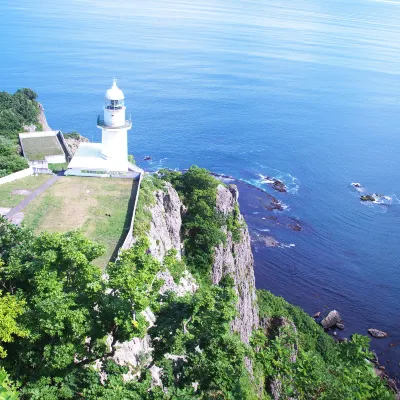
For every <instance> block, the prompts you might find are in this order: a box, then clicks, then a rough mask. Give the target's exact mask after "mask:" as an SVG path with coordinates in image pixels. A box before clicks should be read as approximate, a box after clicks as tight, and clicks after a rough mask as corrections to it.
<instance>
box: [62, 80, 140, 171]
mask: <svg viewBox="0 0 400 400" xmlns="http://www.w3.org/2000/svg"><path fill="white" fill-rule="evenodd" d="M124 100H125V97H124V93H123V92H122V90H121V89H120V88H119V87H118V86H117V80H116V79H114V80H113V83H112V86H111V87H110V88H109V89H108V90H107V91H106V94H105V97H104V106H103V112H102V114H100V115H99V116H98V117H97V127H98V128H100V129H101V143H81V144H80V145H79V147H78V150H77V151H76V153H75V154H74V156H73V158H72V160H71V162H70V163H69V165H68V169H67V171H66V172H65V175H76V176H96V177H110V176H111V177H135V176H137V175H138V174H140V173H141V172H142V170H141V169H140V168H138V167H137V166H135V165H133V164H131V163H130V162H128V131H129V129H131V128H132V122H131V120H130V118H129V119H127V117H126V107H125V104H124Z"/></svg>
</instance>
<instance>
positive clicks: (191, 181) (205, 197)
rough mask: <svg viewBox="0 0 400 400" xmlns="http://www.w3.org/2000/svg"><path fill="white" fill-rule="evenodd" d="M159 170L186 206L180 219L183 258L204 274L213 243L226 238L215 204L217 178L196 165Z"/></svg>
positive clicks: (194, 269) (195, 269) (208, 263)
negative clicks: (181, 223)
mask: <svg viewBox="0 0 400 400" xmlns="http://www.w3.org/2000/svg"><path fill="white" fill-rule="evenodd" d="M159 172H160V176H161V177H162V179H164V180H166V181H169V182H171V183H172V185H173V186H174V187H175V189H176V190H177V191H178V193H179V195H180V197H181V199H182V201H183V203H184V204H185V206H186V207H187V213H186V214H185V216H184V218H183V221H182V222H183V230H184V232H185V258H186V262H187V264H188V265H189V267H190V268H191V269H192V270H193V271H200V272H201V274H202V275H203V276H207V274H208V273H209V272H210V271H211V267H212V262H213V257H214V252H215V247H216V246H218V245H219V244H220V243H224V242H225V240H226V235H225V234H224V232H223V231H222V230H221V228H222V226H223V225H224V222H225V218H224V216H223V215H221V214H220V213H218V212H217V210H216V208H215V207H216V197H217V187H218V185H219V184H220V182H219V181H218V180H217V179H215V178H214V177H213V176H211V174H210V173H209V171H207V170H205V169H203V168H199V167H197V166H192V167H190V168H189V170H188V171H187V172H186V173H185V174H181V173H179V172H175V171H168V170H161V171H159Z"/></svg>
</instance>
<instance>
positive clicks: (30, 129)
mask: <svg viewBox="0 0 400 400" xmlns="http://www.w3.org/2000/svg"><path fill="white" fill-rule="evenodd" d="M22 128H23V129H24V132H35V131H36V129H37V127H36V125H34V124H31V125H23V127H22Z"/></svg>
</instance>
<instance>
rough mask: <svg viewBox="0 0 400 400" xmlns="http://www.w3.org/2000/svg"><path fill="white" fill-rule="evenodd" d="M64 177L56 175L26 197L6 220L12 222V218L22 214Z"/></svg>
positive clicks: (7, 215) (9, 213)
mask: <svg viewBox="0 0 400 400" xmlns="http://www.w3.org/2000/svg"><path fill="white" fill-rule="evenodd" d="M61 177H62V175H54V176H52V177H51V178H50V179H48V180H47V181H46V182H45V183H43V185H42V186H39V187H38V188H37V189H36V190H34V191H33V192H32V193H31V194H30V195H29V196H27V197H25V199H23V200H22V201H21V202H20V203H19V204H18V205H16V206H15V207H14V208H12V209H11V210H10V211H9V212H8V213H7V214H6V218H7V219H8V220H9V221H11V220H12V217H13V216H14V215H15V214H17V213H19V212H21V211H22V210H23V209H24V208H25V207H26V206H27V205H28V204H29V203H30V202H31V201H33V200H35V199H36V197H37V196H39V195H40V194H42V193H43V192H44V191H45V190H46V189H48V188H49V187H50V186H52V185H53V184H54V183H56V182H57V181H58V180H59V179H60V178H61Z"/></svg>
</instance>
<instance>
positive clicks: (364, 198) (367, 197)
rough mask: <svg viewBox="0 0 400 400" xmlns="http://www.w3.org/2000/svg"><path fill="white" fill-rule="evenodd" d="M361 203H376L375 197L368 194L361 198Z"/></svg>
mask: <svg viewBox="0 0 400 400" xmlns="http://www.w3.org/2000/svg"><path fill="white" fill-rule="evenodd" d="M360 200H361V201H375V200H376V199H375V197H374V196H373V195H372V194H366V195H363V196H360Z"/></svg>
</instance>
